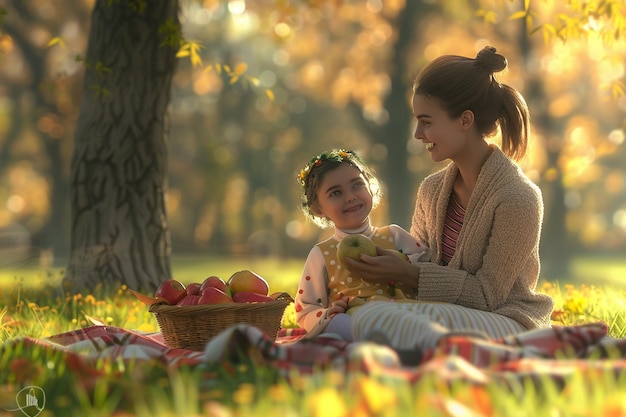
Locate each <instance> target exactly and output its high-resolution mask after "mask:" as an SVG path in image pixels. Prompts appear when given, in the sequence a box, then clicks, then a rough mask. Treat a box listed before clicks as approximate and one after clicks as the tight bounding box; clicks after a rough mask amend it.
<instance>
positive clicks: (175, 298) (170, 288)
mask: <svg viewBox="0 0 626 417" xmlns="http://www.w3.org/2000/svg"><path fill="white" fill-rule="evenodd" d="M186 295H187V290H186V288H185V285H184V284H183V283H182V282H180V281H177V280H175V279H171V278H170V279H166V280H165V281H163V282H162V283H161V285H159V287H158V288H157V290H156V292H155V293H154V298H156V299H158V300H164V301H165V302H167V303H168V304H170V305H174V304H176V303H178V302H179V301H180V300H182V299H183V298H184V297H185V296H186Z"/></svg>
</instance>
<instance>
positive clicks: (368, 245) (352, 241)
mask: <svg viewBox="0 0 626 417" xmlns="http://www.w3.org/2000/svg"><path fill="white" fill-rule="evenodd" d="M361 254H365V255H369V256H376V255H377V253H376V245H374V242H372V240H371V239H370V238H369V237H367V236H365V235H362V234H358V233H357V234H353V235H348V236H346V237H344V238H343V239H341V241H340V242H339V244H338V245H337V260H338V261H339V265H341V266H342V267H344V268H346V269H348V266H347V265H346V264H345V263H344V259H345V258H351V259H355V260H357V261H359V260H361Z"/></svg>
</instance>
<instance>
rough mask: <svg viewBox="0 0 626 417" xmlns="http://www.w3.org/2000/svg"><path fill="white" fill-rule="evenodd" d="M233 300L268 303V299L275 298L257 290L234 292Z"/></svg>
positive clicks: (237, 301)
mask: <svg viewBox="0 0 626 417" xmlns="http://www.w3.org/2000/svg"><path fill="white" fill-rule="evenodd" d="M233 301H234V302H236V303H267V302H268V301H274V299H273V298H272V297H270V296H267V295H262V294H259V293H256V292H250V291H241V292H236V293H235V294H233Z"/></svg>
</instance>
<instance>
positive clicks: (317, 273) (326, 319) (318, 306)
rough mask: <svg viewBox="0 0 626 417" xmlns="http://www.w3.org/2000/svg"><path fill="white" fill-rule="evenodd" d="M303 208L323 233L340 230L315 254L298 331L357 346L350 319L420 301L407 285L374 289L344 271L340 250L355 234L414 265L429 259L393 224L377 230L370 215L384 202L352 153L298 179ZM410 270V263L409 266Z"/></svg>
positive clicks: (322, 161)
mask: <svg viewBox="0 0 626 417" xmlns="http://www.w3.org/2000/svg"><path fill="white" fill-rule="evenodd" d="M298 182H299V183H300V186H301V187H302V197H303V203H302V208H303V210H304V212H305V214H306V215H307V216H308V217H309V218H311V219H312V220H313V221H314V222H315V223H316V224H317V225H319V226H320V227H334V234H333V236H332V237H330V238H329V239H327V240H325V241H323V242H320V243H318V244H317V245H315V246H314V247H313V249H311V251H310V253H309V255H308V257H307V260H306V263H305V264H304V269H303V272H302V278H301V279H300V284H299V288H298V292H297V294H296V298H295V310H296V318H297V321H298V325H299V326H300V327H302V328H304V329H306V330H307V333H308V336H309V337H312V336H315V335H318V334H320V333H322V332H323V331H325V332H326V333H334V334H338V335H340V336H341V337H342V338H344V339H345V340H352V335H351V331H350V314H351V313H352V312H353V311H354V310H355V309H356V308H357V307H359V306H360V305H362V304H363V303H365V302H366V301H370V300H376V299H379V300H380V299H385V300H390V299H393V300H397V301H401V300H409V299H413V300H414V299H415V296H416V293H415V291H414V290H413V289H412V288H411V287H410V286H408V285H404V284H403V283H397V284H396V283H394V282H393V280H392V279H390V280H387V281H386V282H379V283H369V282H366V281H363V280H361V279H360V278H359V276H358V275H356V274H354V273H350V271H348V270H347V269H345V268H342V267H341V265H340V264H339V262H338V259H337V245H338V244H339V242H340V241H341V239H343V238H344V237H345V236H347V235H349V234H355V233H359V234H363V235H365V236H367V237H369V238H370V239H372V241H373V242H374V243H375V244H376V245H377V246H378V247H380V248H385V249H395V250H398V251H400V252H402V253H403V254H405V255H406V259H407V260H409V261H410V262H418V261H425V260H427V259H428V254H427V251H426V249H425V247H423V246H422V245H420V244H419V243H418V242H417V241H416V240H415V239H414V238H413V237H412V236H411V235H410V234H409V233H408V232H407V231H406V230H404V229H402V228H401V227H400V226H397V225H395V224H391V225H389V226H385V227H374V226H372V225H371V224H370V218H369V215H370V212H371V210H372V209H373V208H375V207H376V205H377V204H378V202H379V200H380V188H379V186H378V181H377V179H376V178H375V177H374V175H373V173H372V171H371V170H370V169H369V168H368V167H367V166H366V165H365V164H364V163H363V161H362V160H361V159H360V158H359V157H358V156H357V155H356V154H355V153H354V152H352V151H347V150H343V149H339V150H332V151H329V152H323V153H321V154H320V155H317V156H316V157H314V158H313V159H311V161H310V162H309V163H308V164H307V165H306V167H304V169H302V170H301V171H300V173H299V175H298ZM404 263H406V264H407V265H409V262H404Z"/></svg>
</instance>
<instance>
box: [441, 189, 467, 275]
mask: <svg viewBox="0 0 626 417" xmlns="http://www.w3.org/2000/svg"><path fill="white" fill-rule="evenodd" d="M464 219H465V209H464V208H463V207H462V206H461V205H460V204H459V203H458V202H457V201H456V199H455V198H454V194H451V195H450V202H449V203H448V209H447V210H446V221H445V223H444V225H443V239H442V243H443V248H442V254H441V258H442V259H443V261H444V262H445V264H446V265H447V264H448V262H450V259H452V257H453V256H454V252H455V251H456V242H457V240H458V238H459V233H460V232H461V227H463V220H464Z"/></svg>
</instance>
